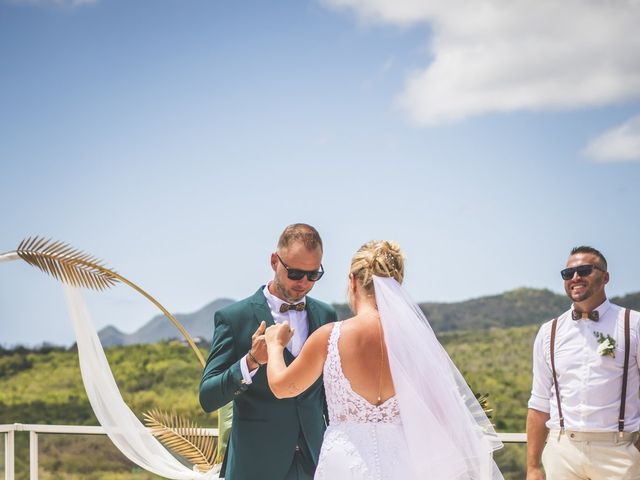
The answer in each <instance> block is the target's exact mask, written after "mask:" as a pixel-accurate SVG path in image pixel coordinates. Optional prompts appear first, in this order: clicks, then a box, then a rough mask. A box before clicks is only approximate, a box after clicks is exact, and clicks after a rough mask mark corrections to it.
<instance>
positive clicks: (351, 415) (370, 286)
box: [265, 241, 502, 480]
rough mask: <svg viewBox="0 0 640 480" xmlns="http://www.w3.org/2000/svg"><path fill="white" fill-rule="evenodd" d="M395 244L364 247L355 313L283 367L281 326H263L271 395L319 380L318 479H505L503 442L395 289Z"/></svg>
mask: <svg viewBox="0 0 640 480" xmlns="http://www.w3.org/2000/svg"><path fill="white" fill-rule="evenodd" d="M403 277H404V259H403V256H402V253H401V252H400V248H399V247H398V245H397V244H395V243H393V242H387V241H377V242H369V243H366V244H365V245H363V246H362V247H361V248H360V249H359V250H358V251H357V252H356V254H355V255H354V257H353V259H352V261H351V269H350V274H349V288H348V297H349V305H350V307H351V310H352V311H353V312H354V313H355V315H354V316H353V317H352V318H350V319H348V320H345V321H343V322H336V323H332V324H328V325H324V326H323V327H321V328H320V329H318V330H317V331H316V332H314V333H313V335H311V337H309V339H308V340H307V342H306V343H305V345H304V347H303V349H302V351H301V352H300V354H299V355H298V357H297V358H296V359H295V360H294V361H293V363H291V365H289V366H288V367H287V366H286V365H285V362H284V358H283V350H284V348H286V346H287V344H288V343H289V341H290V339H291V337H292V330H291V329H290V328H289V325H288V324H287V323H286V322H285V323H282V324H279V325H274V326H271V327H269V328H268V329H267V331H266V333H265V335H266V342H267V349H268V353H269V362H268V364H267V377H268V380H269V386H270V388H271V390H272V391H273V393H274V395H275V396H276V397H278V398H288V397H294V396H296V395H299V394H300V393H302V392H303V391H304V390H306V389H307V388H308V387H309V386H311V385H312V384H313V382H314V381H315V380H317V378H318V377H319V376H320V375H324V377H323V378H324V386H325V391H326V396H327V406H328V410H329V427H328V428H327V431H326V433H325V436H324V442H323V444H322V450H321V452H320V459H319V462H318V468H317V470H316V473H315V478H316V479H336V478H339V479H341V480H342V479H345V480H348V479H353V480H364V479H389V480H390V479H416V480H417V479H425V478H432V479H437V480H487V479H492V480H495V479H502V475H501V474H500V471H499V470H498V468H497V466H496V465H495V463H494V462H493V458H492V453H493V451H494V450H495V449H497V448H500V447H501V446H502V444H501V443H500V441H499V440H498V438H497V435H496V433H495V431H494V430H493V427H492V426H491V424H490V422H489V420H488V419H487V417H486V415H485V414H484V412H483V411H482V408H481V407H480V405H479V404H478V402H477V401H476V399H475V396H474V395H473V393H472V392H471V390H470V389H469V387H468V386H467V384H466V382H465V381H464V378H463V377H462V375H461V374H460V373H459V372H458V370H457V368H456V367H455V365H454V364H453V363H452V362H451V360H450V358H449V356H448V355H447V353H446V352H445V350H444V349H443V348H442V346H441V345H440V343H439V342H438V340H437V339H436V337H435V335H434V333H433V330H432V329H431V327H430V325H429V323H428V322H427V320H426V318H425V317H424V315H423V314H422V311H421V310H420V309H419V307H418V306H417V305H416V304H415V303H413V302H412V301H411V299H410V298H409V297H408V295H407V293H406V292H405V290H404V289H403V288H402V286H401V283H402V280H403Z"/></svg>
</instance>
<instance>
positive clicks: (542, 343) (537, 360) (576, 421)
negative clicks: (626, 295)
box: [528, 300, 640, 432]
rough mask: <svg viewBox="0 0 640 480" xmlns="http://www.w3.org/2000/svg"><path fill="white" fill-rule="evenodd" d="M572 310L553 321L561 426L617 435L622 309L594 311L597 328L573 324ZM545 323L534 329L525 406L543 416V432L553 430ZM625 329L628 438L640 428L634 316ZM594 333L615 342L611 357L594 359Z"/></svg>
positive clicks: (638, 319) (606, 306)
mask: <svg viewBox="0 0 640 480" xmlns="http://www.w3.org/2000/svg"><path fill="white" fill-rule="evenodd" d="M572 310H573V307H572V308H571V309H570V310H569V311H567V312H565V313H563V314H562V315H561V316H560V317H559V318H558V326H557V328H556V341H555V355H554V357H555V365H556V374H557V377H558V385H559V388H560V402H561V406H562V415H563V416H564V426H565V428H566V429H567V430H577V431H585V432H601V431H617V429H618V415H619V413H620V399H621V394H622V374H623V366H624V308H621V307H619V306H617V305H614V304H612V303H611V302H609V300H606V301H605V302H604V303H603V304H602V305H600V306H599V307H598V308H597V310H598V314H599V315H600V318H599V320H598V321H597V322H594V321H592V320H589V319H579V320H573V319H572V318H571V312H572ZM551 323H552V322H551V321H549V322H546V323H545V324H544V325H542V327H540V330H539V331H538V335H537V336H536V340H535V343H534V346H533V386H532V389H531V398H530V399H529V403H528V406H529V408H533V409H535V410H539V411H541V412H546V413H549V414H550V419H549V421H548V422H547V427H548V428H551V429H559V428H560V422H559V419H558V404H557V401H556V393H555V387H554V386H553V373H552V370H551V356H550V345H551ZM629 325H630V345H631V349H630V352H629V373H628V378H627V400H626V408H625V427H624V429H625V431H627V432H634V431H638V429H639V428H640V399H639V396H638V388H639V387H640V373H639V364H638V359H639V358H640V355H639V352H638V347H639V342H638V338H640V335H639V330H638V328H639V325H640V314H639V313H638V312H635V311H632V312H631V316H630V321H629ZM595 332H600V333H602V334H603V335H604V336H606V335H610V336H611V337H612V338H613V339H614V340H615V357H611V356H603V355H600V354H598V353H597V350H598V346H599V343H598V339H597V338H596V335H595Z"/></svg>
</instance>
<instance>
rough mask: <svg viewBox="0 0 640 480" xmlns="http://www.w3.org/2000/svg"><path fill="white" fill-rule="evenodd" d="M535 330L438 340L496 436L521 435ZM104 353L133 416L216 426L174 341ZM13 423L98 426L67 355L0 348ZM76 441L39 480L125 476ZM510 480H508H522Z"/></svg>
mask: <svg viewBox="0 0 640 480" xmlns="http://www.w3.org/2000/svg"><path fill="white" fill-rule="evenodd" d="M536 330H537V327H536V326H525V327H513V328H508V329H500V328H494V329H490V330H488V331H465V332H444V333H442V334H440V339H441V341H442V342H443V345H445V348H446V349H447V351H448V352H449V353H450V355H451V356H452V358H453V360H454V362H455V363H456V365H457V366H458V368H459V369H460V371H461V372H462V373H463V374H464V375H465V377H466V379H467V381H468V382H469V384H470V386H471V388H472V389H473V390H474V391H476V392H481V393H489V394H490V403H491V406H492V407H493V409H494V417H493V421H494V423H495V425H496V427H497V429H498V430H499V431H502V432H522V431H524V427H525V423H524V422H525V415H526V401H527V399H528V396H529V390H530V382H531V373H530V371H531V358H530V355H531V353H530V351H531V344H532V342H533V338H534V336H535V333H536ZM106 352H107V357H108V359H109V362H110V365H111V368H112V370H113V373H114V376H115V378H116V381H117V382H118V385H119V387H120V389H121V392H122V394H123V397H124V399H125V401H126V402H127V404H128V405H129V406H130V407H131V409H132V410H133V411H134V412H135V413H136V414H138V416H140V417H141V416H142V413H143V412H145V411H147V410H149V409H151V408H161V409H165V410H174V411H176V412H177V413H179V414H181V415H184V416H186V417H189V418H191V419H193V420H195V421H196V422H197V423H198V424H199V425H201V426H215V419H214V418H213V417H211V416H209V415H206V414H204V413H203V412H202V411H201V410H200V407H199V404H198V398H197V393H198V383H199V380H200V373H201V369H200V366H199V364H198V362H197V361H196V359H195V357H194V355H193V353H192V352H191V351H190V350H189V349H188V348H187V347H185V346H183V345H182V344H181V343H180V342H170V343H157V344H149V345H134V346H126V347H113V348H109V349H107V350H106ZM14 422H20V423H49V424H80V425H96V424H97V422H96V420H95V418H94V416H93V413H92V411H91V407H90V405H89V403H88V401H87V398H86V395H85V393H84V389H83V386H82V380H81V377H80V371H79V368H78V360H77V353H76V352H75V351H74V350H64V349H60V348H45V349H42V350H40V351H37V350H28V349H24V348H18V349H14V350H0V423H14ZM23 437H24V438H22V439H21V440H20V439H19V445H18V448H17V454H18V455H19V458H18V459H17V463H18V473H19V475H18V478H24V479H26V478H28V475H27V472H28V468H27V461H28V446H27V445H28V438H27V436H26V435H24V436H23ZM80 438H81V437H80ZM80 438H76V439H74V438H73V437H65V440H64V448H61V447H60V446H59V445H58V444H56V445H50V446H49V447H47V446H46V445H47V444H46V443H43V444H42V446H41V452H40V453H41V455H40V465H41V472H43V474H42V478H57V477H55V475H54V476H51V477H46V475H45V474H46V472H49V474H52V472H54V473H55V472H64V473H61V476H60V477H59V478H65V479H71V478H76V477H74V476H73V475H74V474H77V475H78V477H77V478H96V479H97V478H116V477H114V476H113V475H114V474H115V473H114V472H117V471H121V472H125V471H130V470H131V465H130V464H129V463H128V462H127V461H125V460H123V459H121V458H120V457H118V455H117V454H116V453H113V452H112V453H111V454H109V455H107V457H106V458H102V457H101V456H97V454H96V450H97V451H101V450H104V449H106V447H107V446H108V445H107V444H106V443H105V442H104V440H102V439H99V438H93V437H92V438H89V439H87V438H82V439H80ZM98 444H99V445H101V446H100V447H99V448H98V447H97V446H96V445H98ZM87 449H89V450H90V452H93V453H92V454H91V458H92V460H91V461H89V460H87V459H88V458H89V457H88V456H87V455H88V452H87ZM499 455H501V457H499V459H500V461H501V462H503V463H504V462H506V465H511V467H510V468H511V469H515V470H514V472H519V471H520V470H519V469H520V468H521V462H522V458H521V457H522V452H521V451H519V452H516V453H513V452H505V453H504V454H503V453H500V454H499ZM61 459H63V460H61ZM501 465H502V463H501ZM69 469H71V471H70V470H69ZM102 474H104V475H105V476H104V477H103V476H101V475H102ZM89 475H91V476H89ZM139 475H143V476H136V477H135V478H155V477H152V476H144V475H146V474H142V473H141V474H139ZM514 475H516V474H515V473H514ZM517 475H520V473H518V474H517ZM517 475H516V476H513V477H508V478H521V477H518V476H517ZM127 478H132V477H127Z"/></svg>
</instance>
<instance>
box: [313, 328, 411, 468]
mask: <svg viewBox="0 0 640 480" xmlns="http://www.w3.org/2000/svg"><path fill="white" fill-rule="evenodd" d="M341 326H342V322H336V323H335V324H334V327H333V330H332V331H331V336H330V337H329V345H328V353H327V360H326V362H325V364H324V387H325V392H326V396H327V405H328V407H329V427H328V428H327V431H326V432H325V435H324V442H323V443H322V450H321V451H320V460H319V462H318V468H317V470H316V474H315V477H314V478H315V479H317V480H365V479H367V480H373V479H375V480H391V479H393V480H400V479H402V480H404V479H410V478H412V477H411V474H410V472H409V466H408V465H409V461H408V453H407V446H406V440H405V437H404V432H403V429H402V422H401V420H400V410H399V408H398V400H397V398H396V397H395V396H394V397H391V398H390V399H388V400H387V401H385V402H384V403H383V404H381V405H379V406H376V405H373V404H371V403H369V402H368V401H367V400H365V399H364V398H363V397H362V396H360V395H358V394H357V393H356V392H354V391H353V389H352V388H351V383H350V382H349V380H348V379H347V378H346V377H345V376H344V373H343V371H342V365H341V362H340V353H339V351H338V339H339V338H340V327H341Z"/></svg>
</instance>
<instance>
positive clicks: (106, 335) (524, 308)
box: [98, 287, 640, 347]
mask: <svg viewBox="0 0 640 480" xmlns="http://www.w3.org/2000/svg"><path fill="white" fill-rule="evenodd" d="M611 301H612V302H613V303H616V304H618V305H621V306H623V307H628V308H631V309H633V310H640V292H636V293H629V294H627V295H624V296H617V297H613V298H611ZM231 303H234V300H231V299H229V298H219V299H217V300H214V301H212V302H210V303H208V304H207V305H205V306H204V307H202V308H201V309H200V310H197V311H195V312H193V313H179V314H175V317H176V319H177V320H178V321H179V322H180V323H181V324H182V325H183V326H184V328H185V329H186V330H187V332H189V335H191V336H192V337H194V338H195V339H196V340H204V341H205V342H209V341H210V340H211V336H212V333H213V316H214V314H215V312H216V311H217V310H219V309H221V308H224V307H226V306H227V305H230V304H231ZM418 305H419V307H420V309H421V310H422V311H423V312H424V314H425V316H426V317H427V318H428V319H429V322H430V323H431V326H432V328H433V329H434V331H436V332H437V333H442V332H450V331H461V330H487V329H490V328H501V327H515V326H524V325H532V324H542V323H544V322H545V321H547V320H549V319H551V318H553V317H554V316H557V315H559V314H560V313H562V312H564V311H565V310H567V309H568V308H569V307H570V305H571V302H570V300H569V299H568V298H567V297H566V296H565V295H561V294H558V293H554V292H552V291H551V290H548V289H536V288H528V287H520V288H516V289H514V290H509V291H507V292H504V293H500V294H496V295H487V296H482V297H477V298H472V299H469V300H463V301H460V302H421V303H419V304H418ZM333 307H334V308H335V309H336V311H337V313H338V319H340V320H343V319H345V318H348V317H350V316H351V311H350V310H349V307H348V306H347V305H346V304H339V303H334V304H333ZM98 336H99V337H100V341H101V342H102V344H103V346H105V347H107V346H117V345H134V344H145V343H155V342H159V341H162V340H170V339H176V338H181V334H180V332H179V331H178V330H177V329H176V328H175V326H174V325H173V324H172V323H171V322H170V321H169V320H168V319H167V318H166V317H165V316H164V315H156V316H154V317H153V318H152V319H151V320H149V321H148V322H147V323H145V324H144V325H143V326H142V327H140V328H139V329H138V330H136V331H135V332H133V333H130V334H127V333H123V332H121V331H120V330H118V329H117V328H116V327H113V326H111V325H109V326H107V327H104V328H103V329H101V330H100V331H99V332H98Z"/></svg>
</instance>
